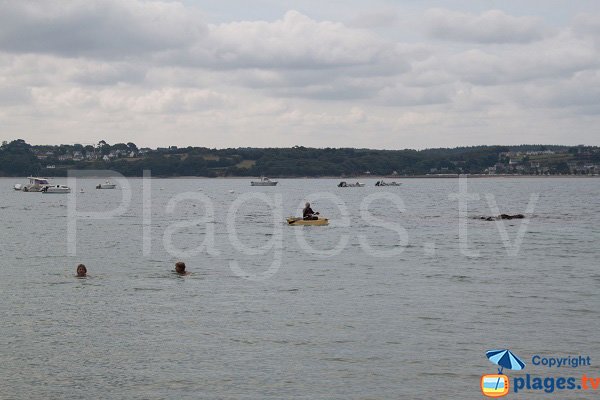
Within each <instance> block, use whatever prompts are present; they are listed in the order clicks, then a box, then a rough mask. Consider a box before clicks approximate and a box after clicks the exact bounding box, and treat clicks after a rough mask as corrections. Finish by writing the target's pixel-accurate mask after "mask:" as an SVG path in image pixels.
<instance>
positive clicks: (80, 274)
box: [77, 264, 87, 277]
mask: <svg viewBox="0 0 600 400" xmlns="http://www.w3.org/2000/svg"><path fill="white" fill-rule="evenodd" d="M86 274H87V268H86V267H85V265H83V264H79V265H78V266H77V276H78V277H84V276H85V275H86Z"/></svg>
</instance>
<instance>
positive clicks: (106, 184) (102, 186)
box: [96, 181, 117, 189]
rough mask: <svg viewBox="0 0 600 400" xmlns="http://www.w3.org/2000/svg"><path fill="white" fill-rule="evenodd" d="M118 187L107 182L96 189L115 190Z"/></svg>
mask: <svg viewBox="0 0 600 400" xmlns="http://www.w3.org/2000/svg"><path fill="white" fill-rule="evenodd" d="M116 187H117V185H115V184H114V183H111V182H110V181H105V182H104V183H101V184H99V185H97V186H96V189H114V188H116Z"/></svg>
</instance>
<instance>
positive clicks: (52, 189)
mask: <svg viewBox="0 0 600 400" xmlns="http://www.w3.org/2000/svg"><path fill="white" fill-rule="evenodd" d="M42 193H46V194H63V193H71V188H70V187H68V186H65V185H48V186H44V188H43V189H42Z"/></svg>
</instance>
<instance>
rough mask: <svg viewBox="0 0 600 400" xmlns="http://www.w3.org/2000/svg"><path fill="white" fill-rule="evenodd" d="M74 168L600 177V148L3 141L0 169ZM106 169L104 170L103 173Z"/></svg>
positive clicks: (12, 172)
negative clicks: (219, 146)
mask: <svg viewBox="0 0 600 400" xmlns="http://www.w3.org/2000/svg"><path fill="white" fill-rule="evenodd" d="M69 170H82V171H86V173H88V174H93V173H95V172H99V171H113V172H116V173H119V174H121V175H123V176H128V177H136V176H137V177H141V176H143V174H144V171H148V170H149V171H151V174H152V175H153V176H156V177H165V178H166V177H169V178H176V177H207V178H216V177H245V178H250V177H257V176H267V177H271V178H288V177H289V178H294V177H298V178H302V177H311V178H316V177H331V178H335V179H338V178H339V179H353V178H356V177H361V178H363V179H364V178H367V177H372V178H376V177H380V178H385V179H406V178H456V177H457V176H459V175H460V174H468V175H469V176H470V177H472V178H475V177H477V178H480V177H486V178H488V177H515V176H518V177H521V176H597V175H600V147H598V146H586V145H578V146H559V145H519V146H472V147H456V148H437V149H425V150H413V149H403V150H373V149H355V148H323V149H322V148H310V147H303V146H294V147H290V148H247V147H246V148H228V149H210V148H206V147H191V146H189V147H185V148H179V147H176V146H170V147H166V148H156V149H151V148H138V146H137V145H136V144H135V143H132V142H128V143H116V144H112V145H111V144H108V143H106V142H105V141H104V140H101V141H100V142H98V144H96V145H85V146H84V145H82V144H72V145H59V146H48V145H30V144H28V143H26V142H25V141H24V140H21V139H17V140H13V141H10V142H8V141H4V142H3V143H2V146H1V147H0V176H9V177H11V176H12V177H16V176H28V175H31V176H44V177H66V176H67V175H68V171H69ZM99 174H100V175H102V174H103V173H101V172H100V173H99Z"/></svg>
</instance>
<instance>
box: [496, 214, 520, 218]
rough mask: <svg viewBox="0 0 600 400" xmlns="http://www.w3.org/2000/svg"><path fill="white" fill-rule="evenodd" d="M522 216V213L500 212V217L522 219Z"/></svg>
mask: <svg viewBox="0 0 600 400" xmlns="http://www.w3.org/2000/svg"><path fill="white" fill-rule="evenodd" d="M522 218H525V216H524V215H523V214H514V215H509V214H500V219H522Z"/></svg>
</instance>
